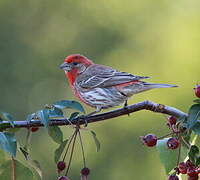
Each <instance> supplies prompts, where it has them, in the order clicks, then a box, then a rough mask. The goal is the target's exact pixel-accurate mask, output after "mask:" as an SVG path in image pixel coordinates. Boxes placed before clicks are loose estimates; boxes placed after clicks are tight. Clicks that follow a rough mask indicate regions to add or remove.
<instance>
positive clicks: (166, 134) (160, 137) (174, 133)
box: [158, 132, 175, 140]
mask: <svg viewBox="0 0 200 180" xmlns="http://www.w3.org/2000/svg"><path fill="white" fill-rule="evenodd" d="M173 134H175V132H171V133H169V134H166V135H164V136H161V137H158V140H160V139H163V138H166V137H168V136H170V135H173Z"/></svg>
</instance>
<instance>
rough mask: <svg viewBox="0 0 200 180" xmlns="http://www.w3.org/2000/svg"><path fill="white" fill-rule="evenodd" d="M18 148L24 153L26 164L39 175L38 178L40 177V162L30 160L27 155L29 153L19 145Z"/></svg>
mask: <svg viewBox="0 0 200 180" xmlns="http://www.w3.org/2000/svg"><path fill="white" fill-rule="evenodd" d="M19 149H20V151H21V153H22V154H23V155H24V157H25V159H26V161H27V162H28V164H29V165H30V166H31V167H32V168H33V170H34V172H35V173H36V174H37V175H38V176H39V178H40V179H42V170H41V166H40V163H39V162H38V161H37V160H32V159H31V158H30V156H29V153H28V152H27V150H26V149H25V148H23V147H20V148H19Z"/></svg>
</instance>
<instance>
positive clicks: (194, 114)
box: [187, 104, 200, 128]
mask: <svg viewBox="0 0 200 180" xmlns="http://www.w3.org/2000/svg"><path fill="white" fill-rule="evenodd" d="M199 117H200V104H194V105H192V106H191V107H190V109H189V113H188V121H187V125H188V128H192V127H193V126H194V125H195V124H196V123H197V119H198V118H199Z"/></svg>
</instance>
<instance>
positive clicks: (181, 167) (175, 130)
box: [141, 85, 200, 180]
mask: <svg viewBox="0 0 200 180" xmlns="http://www.w3.org/2000/svg"><path fill="white" fill-rule="evenodd" d="M194 90H195V95H196V96H197V97H198V98H200V85H197V86H196V87H195V88H194ZM195 102H199V100H196V101H195ZM167 126H168V127H169V129H170V131H171V132H170V133H169V134H167V135H165V136H162V137H157V136H156V135H154V134H147V135H145V136H142V137H141V141H142V142H143V144H144V145H146V146H148V147H153V146H156V145H157V142H158V140H161V139H163V138H165V137H168V136H169V138H168V139H167V142H166V147H167V148H168V149H169V150H175V149H177V148H179V154H178V157H177V160H178V162H177V167H175V168H174V173H172V174H171V175H170V176H168V180H179V177H178V175H179V174H185V175H187V179H188V180H198V178H199V173H200V167H199V164H200V162H198V163H196V162H197V161H196V160H193V161H191V160H190V159H188V160H187V161H186V162H180V161H179V160H180V152H181V146H182V144H184V145H185V146H187V147H188V149H189V150H190V151H191V149H192V146H191V145H190V143H189V142H188V141H187V140H185V134H187V133H188V132H189V130H188V129H187V128H186V127H187V126H184V125H182V124H181V123H180V120H179V121H178V119H177V118H176V117H175V116H170V117H168V118H167ZM170 136H171V137H170ZM196 148H197V150H196V152H197V153H198V152H199V150H198V147H196ZM196 152H195V153H196ZM189 157H190V156H189ZM194 157H195V155H194ZM196 158H197V159H198V161H200V156H197V157H196ZM194 162H195V163H194ZM195 164H196V165H195Z"/></svg>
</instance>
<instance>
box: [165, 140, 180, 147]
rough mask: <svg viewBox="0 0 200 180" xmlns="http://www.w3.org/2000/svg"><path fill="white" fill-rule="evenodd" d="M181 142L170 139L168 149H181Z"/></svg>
mask: <svg viewBox="0 0 200 180" xmlns="http://www.w3.org/2000/svg"><path fill="white" fill-rule="evenodd" d="M179 144H180V143H179V140H178V139H177V138H170V139H168V141H167V147H168V148H169V149H176V148H178V147H179Z"/></svg>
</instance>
